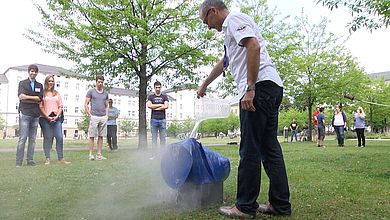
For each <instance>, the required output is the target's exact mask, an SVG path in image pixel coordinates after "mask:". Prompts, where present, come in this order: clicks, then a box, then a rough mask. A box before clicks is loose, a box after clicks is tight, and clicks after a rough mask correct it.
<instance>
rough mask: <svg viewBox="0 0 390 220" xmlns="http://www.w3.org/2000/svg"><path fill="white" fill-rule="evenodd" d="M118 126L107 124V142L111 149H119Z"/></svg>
mask: <svg viewBox="0 0 390 220" xmlns="http://www.w3.org/2000/svg"><path fill="white" fill-rule="evenodd" d="M116 132H117V126H116V125H107V143H108V146H109V147H110V149H111V150H117V149H118V144H117V142H118V138H117V136H116Z"/></svg>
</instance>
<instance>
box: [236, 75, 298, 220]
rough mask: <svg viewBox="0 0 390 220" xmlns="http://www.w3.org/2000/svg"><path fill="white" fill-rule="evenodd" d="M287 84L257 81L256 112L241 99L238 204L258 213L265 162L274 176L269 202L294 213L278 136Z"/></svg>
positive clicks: (283, 212) (283, 210) (249, 212)
mask: <svg viewBox="0 0 390 220" xmlns="http://www.w3.org/2000/svg"><path fill="white" fill-rule="evenodd" d="M282 97H283V88H281V87H279V86H277V85H276V84H275V83H273V82H271V81H261V82H258V83H256V93H255V97H254V100H253V104H254V106H255V108H256V111H255V112H249V111H245V110H242V107H241V102H240V126H241V128H240V129H241V143H240V163H239V166H238V177H237V200H236V206H237V208H238V209H239V210H241V211H242V212H244V213H247V214H251V215H255V214H256V209H257V208H258V206H259V204H258V203H257V202H256V200H257V198H258V196H259V193H260V185H261V164H263V166H264V170H265V172H266V174H267V176H268V178H269V180H270V187H269V192H268V197H269V198H268V200H269V203H270V204H271V205H272V206H273V207H274V208H275V210H276V211H277V212H278V213H280V214H282V215H290V214H291V204H290V202H289V197H290V191H289V186H288V179H287V173H286V167H285V164H284V158H283V154H282V149H281V147H280V144H279V141H278V139H277V132H278V114H279V106H280V103H281V101H282Z"/></svg>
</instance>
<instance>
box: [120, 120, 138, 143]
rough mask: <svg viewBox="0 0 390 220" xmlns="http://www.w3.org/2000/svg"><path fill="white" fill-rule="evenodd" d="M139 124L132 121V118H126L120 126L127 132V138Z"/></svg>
mask: <svg viewBox="0 0 390 220" xmlns="http://www.w3.org/2000/svg"><path fill="white" fill-rule="evenodd" d="M137 126H138V124H137V122H135V121H132V120H131V119H130V118H124V119H122V120H121V121H120V123H119V128H120V130H121V131H123V132H124V133H125V137H126V138H127V135H128V133H130V132H132V131H133V130H134V129H135V128H136V127H137Z"/></svg>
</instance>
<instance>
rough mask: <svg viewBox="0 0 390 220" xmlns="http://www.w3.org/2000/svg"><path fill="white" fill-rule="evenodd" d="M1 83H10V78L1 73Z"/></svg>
mask: <svg viewBox="0 0 390 220" xmlns="http://www.w3.org/2000/svg"><path fill="white" fill-rule="evenodd" d="M0 83H8V79H7V77H6V76H5V75H4V74H0Z"/></svg>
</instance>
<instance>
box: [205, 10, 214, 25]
mask: <svg viewBox="0 0 390 220" xmlns="http://www.w3.org/2000/svg"><path fill="white" fill-rule="evenodd" d="M211 9H212V8H209V10H207V12H206V16H205V17H204V19H203V24H207V25H209V24H208V23H209V22H208V19H209V14H210V11H211Z"/></svg>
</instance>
